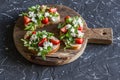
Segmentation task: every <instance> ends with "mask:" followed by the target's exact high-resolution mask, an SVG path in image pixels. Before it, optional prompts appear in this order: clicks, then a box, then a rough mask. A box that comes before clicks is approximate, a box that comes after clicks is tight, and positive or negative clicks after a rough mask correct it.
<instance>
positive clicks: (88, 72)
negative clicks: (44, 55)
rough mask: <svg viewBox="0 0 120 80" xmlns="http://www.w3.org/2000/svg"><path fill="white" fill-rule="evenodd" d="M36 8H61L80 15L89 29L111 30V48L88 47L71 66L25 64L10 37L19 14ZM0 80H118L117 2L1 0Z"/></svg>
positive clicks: (119, 30) (119, 4)
mask: <svg viewBox="0 0 120 80" xmlns="http://www.w3.org/2000/svg"><path fill="white" fill-rule="evenodd" d="M35 4H61V5H66V6H68V7H70V8H72V9H74V10H75V11H77V12H79V13H80V14H81V15H82V17H83V18H84V19H85V20H86V22H87V24H88V26H89V27H94V28H97V27H112V28H113V31H114V39H113V44H111V45H94V44H88V46H87V48H86V50H85V52H84V54H83V55H82V56H81V57H80V58H79V59H77V60H76V61H74V62H73V63H70V64H67V65H63V66H58V67H47V66H40V65H35V64H32V63H30V62H28V61H27V60H25V59H24V58H23V57H22V56H21V55H20V54H19V52H18V51H17V50H16V48H15V45H14V42H13V38H12V34H13V27H14V24H15V21H16V20H17V18H18V14H19V13H20V12H21V11H24V10H26V8H27V7H29V6H31V5H35ZM0 80H120V0H0Z"/></svg>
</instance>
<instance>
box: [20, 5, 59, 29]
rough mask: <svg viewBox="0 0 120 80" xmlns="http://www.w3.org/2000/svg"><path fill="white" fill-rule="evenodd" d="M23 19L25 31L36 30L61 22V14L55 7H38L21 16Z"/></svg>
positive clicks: (31, 8) (29, 9)
mask: <svg viewBox="0 0 120 80" xmlns="http://www.w3.org/2000/svg"><path fill="white" fill-rule="evenodd" d="M20 16H22V17H23V22H24V26H25V30H32V31H34V30H36V28H40V27H43V26H45V25H48V24H56V23H58V22H60V14H59V13H58V11H57V8H55V7H48V6H47V5H41V6H40V5H36V6H32V7H29V8H28V11H27V12H23V13H22V14H20Z"/></svg>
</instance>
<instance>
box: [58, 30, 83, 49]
mask: <svg viewBox="0 0 120 80" xmlns="http://www.w3.org/2000/svg"><path fill="white" fill-rule="evenodd" d="M60 35H63V33H62V32H61V31H60ZM62 41H63V42H64V43H65V39H63V40H62ZM81 45H82V44H71V47H70V48H69V49H73V50H79V49H80V48H81Z"/></svg>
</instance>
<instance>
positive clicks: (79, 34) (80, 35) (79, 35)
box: [77, 30, 84, 38]
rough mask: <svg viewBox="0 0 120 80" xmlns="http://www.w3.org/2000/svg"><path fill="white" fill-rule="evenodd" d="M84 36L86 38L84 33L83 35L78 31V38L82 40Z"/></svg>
mask: <svg viewBox="0 0 120 80" xmlns="http://www.w3.org/2000/svg"><path fill="white" fill-rule="evenodd" d="M83 36H84V33H82V32H81V31H79V30H78V35H77V37H79V38H81V37H83Z"/></svg>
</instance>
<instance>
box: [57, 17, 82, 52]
mask: <svg viewBox="0 0 120 80" xmlns="http://www.w3.org/2000/svg"><path fill="white" fill-rule="evenodd" d="M83 25H84V21H83V20H82V18H81V17H78V16H75V17H70V16H66V17H65V21H64V23H61V24H59V26H58V28H59V29H60V39H61V40H62V41H63V42H64V43H65V46H66V47H65V48H71V49H75V50H77V49H80V47H81V44H82V43H83V41H84V39H83V36H84V33H83V32H82V31H83Z"/></svg>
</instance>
